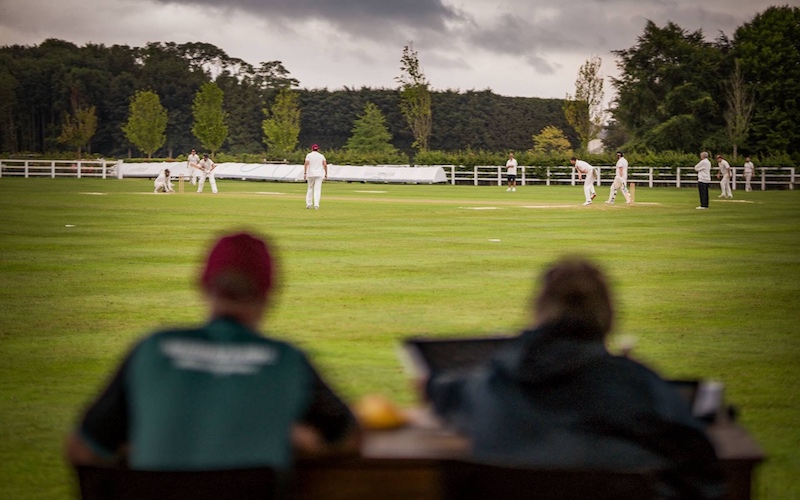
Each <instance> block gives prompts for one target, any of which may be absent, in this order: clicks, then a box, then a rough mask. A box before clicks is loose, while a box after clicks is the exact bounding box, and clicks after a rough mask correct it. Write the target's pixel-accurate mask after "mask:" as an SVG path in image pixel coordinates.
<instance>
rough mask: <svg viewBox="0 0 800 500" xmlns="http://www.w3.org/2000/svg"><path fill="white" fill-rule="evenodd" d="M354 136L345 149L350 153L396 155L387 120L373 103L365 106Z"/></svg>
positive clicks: (354, 129)
mask: <svg viewBox="0 0 800 500" xmlns="http://www.w3.org/2000/svg"><path fill="white" fill-rule="evenodd" d="M352 133H353V135H351V136H350V138H349V139H348V140H347V144H345V145H344V148H345V149H347V150H348V151H359V152H362V153H394V152H396V151H397V148H395V147H394V146H393V145H392V142H391V141H392V134H391V133H390V132H389V129H388V128H386V118H384V116H383V113H381V110H380V109H379V108H378V106H376V105H374V104H373V103H371V102H368V103H367V104H366V105H364V113H363V114H362V115H361V116H359V117H358V119H357V120H356V121H355V123H354V124H353V129H352Z"/></svg>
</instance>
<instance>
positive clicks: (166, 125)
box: [0, 7, 800, 159]
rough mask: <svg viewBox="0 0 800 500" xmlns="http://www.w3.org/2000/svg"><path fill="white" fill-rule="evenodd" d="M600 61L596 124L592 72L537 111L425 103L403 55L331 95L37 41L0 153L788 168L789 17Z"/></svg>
mask: <svg viewBox="0 0 800 500" xmlns="http://www.w3.org/2000/svg"><path fill="white" fill-rule="evenodd" d="M614 55H615V56H616V57H617V65H618V67H619V70H620V76H619V77H618V78H615V79H612V80H611V83H612V85H613V86H614V87H615V89H616V98H615V99H614V101H613V102H612V107H611V109H610V110H598V105H599V103H600V101H601V100H602V99H600V98H599V97H600V96H602V83H603V79H602V76H601V75H599V74H598V70H599V60H598V59H597V58H592V59H590V60H588V61H587V63H586V65H584V66H582V67H581V69H580V71H579V72H578V80H577V81H576V89H575V93H574V94H571V93H569V92H567V93H566V94H565V99H539V98H520V97H505V96H499V95H497V94H495V93H493V92H492V91H491V90H484V91H466V92H461V91H454V90H448V91H431V90H430V85H431V84H430V82H428V81H427V79H426V78H425V75H424V72H423V70H422V66H421V65H420V62H419V59H418V55H417V53H416V52H415V51H414V50H413V47H411V46H410V45H409V46H406V47H404V49H403V53H402V57H401V59H400V71H401V73H400V76H399V77H398V78H396V81H397V83H398V84H399V88H396V89H392V88H378V89H373V88H366V87H363V88H361V89H352V88H344V89H341V90H333V91H331V90H328V89H301V88H299V86H300V82H299V81H298V80H296V79H295V78H293V77H291V75H290V73H289V71H288V70H287V69H286V68H285V67H284V66H283V64H282V63H281V62H279V61H269V62H262V63H260V64H259V65H258V66H253V65H250V64H249V63H247V62H245V61H242V60H240V59H236V58H231V57H229V56H228V55H227V54H226V53H225V52H224V51H223V50H221V49H219V48H218V47H215V46H213V45H210V44H205V43H187V44H175V43H161V42H153V43H149V44H147V45H146V46H145V47H129V46H124V45H113V46H110V47H106V46H104V45H98V44H87V45H85V46H83V47H79V46H76V45H75V44H72V43H70V42H66V41H63V40H56V39H48V40H45V41H44V42H43V43H42V44H40V45H38V46H19V45H14V46H5V47H0V150H2V151H3V152H4V153H7V154H19V153H54V152H59V151H61V152H64V151H75V150H76V149H77V153H78V154H79V155H80V154H81V149H84V150H85V151H86V152H89V153H92V154H94V155H102V156H108V157H124V156H129V157H130V156H139V155H142V154H155V155H156V156H166V157H177V156H179V155H180V154H183V153H185V152H186V151H188V150H190V149H191V148H193V147H198V146H199V145H200V142H201V141H200V138H201V137H206V138H207V137H211V136H214V137H217V138H219V137H222V139H221V141H219V144H216V143H214V144H215V146H214V147H211V146H204V147H207V148H209V149H216V150H219V151H221V152H223V153H225V154H229V155H242V154H254V155H258V156H261V157H271V159H279V157H281V156H283V157H285V156H287V155H289V154H291V153H293V152H295V153H296V151H295V149H296V147H297V146H298V145H300V147H301V148H302V149H305V146H306V145H308V144H311V143H318V144H320V145H321V146H322V147H323V148H324V149H327V150H338V149H345V150H347V149H350V150H361V151H364V150H365V149H367V150H368V149H369V148H373V149H374V150H375V151H382V152H384V153H385V154H386V155H388V156H392V155H396V153H398V152H399V153H400V154H401V155H416V154H420V155H421V156H427V157H436V156H437V154H438V153H437V152H456V153H459V154H461V153H463V152H467V153H468V154H467V156H469V154H471V153H469V152H474V151H482V152H503V151H508V150H515V151H531V152H537V153H548V154H549V153H550V152H551V149H552V148H553V147H554V146H553V145H554V144H558V147H557V149H556V152H557V153H558V154H560V155H563V154H565V151H566V150H569V149H572V150H585V149H586V147H587V145H588V141H589V140H590V139H591V138H592V137H595V136H598V135H600V136H602V137H603V139H604V142H605V144H606V146H607V147H608V148H610V149H616V148H625V149H626V150H629V151H632V152H640V153H645V152H653V151H674V152H696V151H699V150H701V149H705V150H712V151H726V152H728V151H733V153H734V156H735V155H736V153H737V151H742V152H746V153H747V154H752V155H757V154H760V155H761V156H768V155H771V156H775V155H785V156H787V157H792V158H800V126H799V125H798V123H799V122H798V120H797V116H798V111H800V109H798V107H800V100H798V98H797V95H798V90H800V66H799V65H798V64H797V61H798V60H800V8H797V7H770V8H769V9H767V10H766V11H764V12H763V13H760V14H757V15H756V16H755V17H754V18H753V19H752V20H751V21H750V22H747V23H745V24H744V25H742V26H740V27H739V28H737V30H736V31H735V33H734V37H733V38H732V39H728V38H727V37H726V36H725V35H723V34H720V36H719V37H718V38H717V39H716V40H715V41H713V42H709V41H706V40H705V37H704V35H703V33H702V31H695V32H690V31H687V30H684V29H683V28H681V27H680V26H678V25H676V24H674V23H667V25H665V26H663V27H660V26H657V25H656V24H655V23H653V22H651V21H648V22H647V24H646V26H645V28H644V32H643V33H642V35H640V36H639V38H638V39H637V43H636V44H635V45H634V46H633V47H630V48H628V49H623V50H617V51H615V52H614ZM209 84H211V87H209ZM288 91H291V92H288ZM144 93H146V94H147V96H146V97H147V98H148V99H151V98H152V95H155V96H156V97H157V99H158V105H159V106H160V107H161V108H162V109H161V111H159V110H158V109H156V108H154V109H155V111H156V114H154V115H152V116H150V117H148V118H147V119H146V120H145V122H146V123H149V124H153V123H156V122H158V123H163V131H162V132H160V135H158V137H153V138H151V140H153V141H155V142H152V144H156V147H155V148H154V149H152V148H145V149H152V151H145V149H143V148H144V146H141V144H143V143H140V142H138V140H134V138H135V137H139V136H137V133H138V134H141V133H143V132H152V131H145V130H143V129H142V128H141V125H140V126H139V127H138V128H137V127H135V126H134V124H132V122H131V120H132V113H133V111H134V107H135V106H134V105H135V104H139V103H136V102H135V101H136V98H137V96H139V97H142V94H144ZM607 116H610V120H609V121H608V123H607V124H606V126H605V128H604V129H603V127H602V125H603V122H604V121H605V117H607ZM376 127H377V128H376ZM601 129H602V131H601ZM209 134H210V135H209ZM367 136H369V137H367ZM215 140H216V139H215ZM202 143H203V144H206V143H207V141H206V140H205V139H204V140H202ZM208 144H211V143H208ZM388 156H387V157H388Z"/></svg>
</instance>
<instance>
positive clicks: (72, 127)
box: [58, 106, 97, 159]
mask: <svg viewBox="0 0 800 500" xmlns="http://www.w3.org/2000/svg"><path fill="white" fill-rule="evenodd" d="M95 111H96V109H95V107H94V106H90V107H88V108H83V107H79V108H77V109H76V110H75V112H74V113H73V114H67V115H64V123H63V124H62V125H61V135H60V136H58V142H60V143H62V144H66V145H68V146H72V147H73V148H75V149H76V150H77V154H78V159H80V158H81V151H82V150H83V148H84V147H85V146H86V145H88V144H89V141H91V140H92V137H94V134H95V132H96V131H97V115H96V113H95Z"/></svg>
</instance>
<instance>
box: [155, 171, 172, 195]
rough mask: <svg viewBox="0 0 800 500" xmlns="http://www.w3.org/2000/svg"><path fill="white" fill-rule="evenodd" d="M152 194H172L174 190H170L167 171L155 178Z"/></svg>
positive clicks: (170, 184)
mask: <svg viewBox="0 0 800 500" xmlns="http://www.w3.org/2000/svg"><path fill="white" fill-rule="evenodd" d="M153 184H154V185H155V190H153V192H154V193H174V192H175V190H174V189H172V180H171V179H170V178H169V169H165V170H164V171H163V172H161V173H160V174H158V177H156V180H155V182H153Z"/></svg>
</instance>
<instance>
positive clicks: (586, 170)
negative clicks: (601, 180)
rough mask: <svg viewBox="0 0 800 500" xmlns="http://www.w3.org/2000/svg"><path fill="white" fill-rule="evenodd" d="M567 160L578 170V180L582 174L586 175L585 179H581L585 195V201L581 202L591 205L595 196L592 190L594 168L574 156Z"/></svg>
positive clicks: (595, 175)
mask: <svg viewBox="0 0 800 500" xmlns="http://www.w3.org/2000/svg"><path fill="white" fill-rule="evenodd" d="M569 162H570V163H572V166H573V167H575V170H577V171H578V180H581V178H582V177H583V175H586V180H584V181H583V194H584V196H586V201H585V202H583V204H584V205H591V204H592V200H593V199H594V198H595V196H597V193H596V192H595V191H594V181H595V180H596V179H597V172H596V171H595V168H594V167H593V166H591V165H589V164H588V163H587V162H585V161H583V160H579V159H577V158H575V157H574V156H573V157H572V158H570V160H569Z"/></svg>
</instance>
